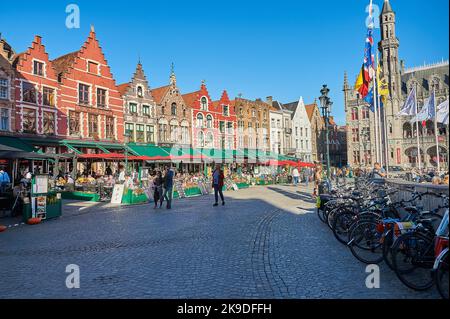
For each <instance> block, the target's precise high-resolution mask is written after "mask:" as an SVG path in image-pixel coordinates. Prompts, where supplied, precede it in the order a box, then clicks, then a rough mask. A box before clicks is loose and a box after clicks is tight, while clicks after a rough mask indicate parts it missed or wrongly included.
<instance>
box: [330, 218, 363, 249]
mask: <svg viewBox="0 0 450 319" xmlns="http://www.w3.org/2000/svg"><path fill="white" fill-rule="evenodd" d="M356 221H357V216H356V214H355V213H354V212H353V211H350V210H344V211H340V212H339V213H337V214H336V216H335V217H334V218H333V226H332V229H333V234H334V237H336V239H337V240H338V241H339V242H340V243H342V244H344V245H346V244H347V243H348V232H349V230H350V227H351V226H352V225H353V223H355V222H356Z"/></svg>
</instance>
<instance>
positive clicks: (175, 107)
mask: <svg viewBox="0 0 450 319" xmlns="http://www.w3.org/2000/svg"><path fill="white" fill-rule="evenodd" d="M170 110H171V114H172V115H173V116H176V115H177V103H172V107H171V108H170Z"/></svg>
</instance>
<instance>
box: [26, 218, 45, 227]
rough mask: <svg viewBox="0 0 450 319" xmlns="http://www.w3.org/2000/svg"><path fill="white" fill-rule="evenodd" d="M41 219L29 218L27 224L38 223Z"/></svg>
mask: <svg viewBox="0 0 450 319" xmlns="http://www.w3.org/2000/svg"><path fill="white" fill-rule="evenodd" d="M41 221H42V219H41V218H30V219H28V220H27V224H28V225H36V224H39V223H40V222H41Z"/></svg>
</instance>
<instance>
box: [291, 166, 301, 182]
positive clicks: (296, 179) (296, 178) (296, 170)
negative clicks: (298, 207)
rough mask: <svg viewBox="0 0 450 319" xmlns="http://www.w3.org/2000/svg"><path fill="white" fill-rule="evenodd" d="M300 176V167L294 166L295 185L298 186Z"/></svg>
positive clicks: (293, 178) (293, 177)
mask: <svg viewBox="0 0 450 319" xmlns="http://www.w3.org/2000/svg"><path fill="white" fill-rule="evenodd" d="M299 177H300V173H299V171H298V168H297V167H294V169H293V170H292V180H293V181H294V186H297V184H298V179H299Z"/></svg>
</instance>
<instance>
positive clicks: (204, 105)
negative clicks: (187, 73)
mask: <svg viewBox="0 0 450 319" xmlns="http://www.w3.org/2000/svg"><path fill="white" fill-rule="evenodd" d="M200 104H201V108H202V110H204V111H206V110H208V99H207V98H206V97H202V98H201V99H200Z"/></svg>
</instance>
